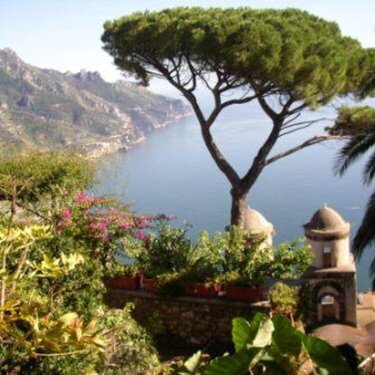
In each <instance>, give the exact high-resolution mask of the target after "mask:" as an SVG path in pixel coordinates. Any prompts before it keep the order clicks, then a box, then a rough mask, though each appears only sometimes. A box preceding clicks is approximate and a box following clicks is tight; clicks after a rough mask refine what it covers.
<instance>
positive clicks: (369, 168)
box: [363, 152, 375, 185]
mask: <svg viewBox="0 0 375 375" xmlns="http://www.w3.org/2000/svg"><path fill="white" fill-rule="evenodd" d="M374 176H375V152H373V154H372V155H371V156H370V158H369V159H368V161H367V163H366V165H365V168H364V171H363V183H364V184H366V185H368V184H370V182H371V181H372V179H373V178H374Z"/></svg>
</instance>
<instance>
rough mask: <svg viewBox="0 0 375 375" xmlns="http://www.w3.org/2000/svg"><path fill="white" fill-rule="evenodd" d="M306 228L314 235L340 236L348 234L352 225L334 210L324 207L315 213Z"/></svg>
mask: <svg viewBox="0 0 375 375" xmlns="http://www.w3.org/2000/svg"><path fill="white" fill-rule="evenodd" d="M304 228H305V230H307V231H309V232H311V233H313V234H328V235H339V234H347V233H348V232H349V229H350V225H349V223H347V222H345V221H344V219H343V218H342V217H341V216H340V215H339V214H338V213H337V212H336V211H335V210H334V209H333V208H330V207H328V206H327V205H324V206H323V207H321V208H320V209H319V210H318V211H316V212H315V214H314V215H313V216H312V218H311V220H310V222H308V223H307V224H305V225H304Z"/></svg>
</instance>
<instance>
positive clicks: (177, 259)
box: [135, 220, 312, 286]
mask: <svg viewBox="0 0 375 375" xmlns="http://www.w3.org/2000/svg"><path fill="white" fill-rule="evenodd" d="M157 228H158V230H157V231H156V232H152V233H151V234H150V235H149V236H148V237H147V241H146V242H145V245H144V251H141V252H139V253H138V255H135V258H137V257H138V261H137V264H139V267H140V269H141V270H143V271H144V272H145V274H146V275H147V276H148V277H156V278H158V280H159V281H160V282H161V283H162V284H164V283H166V282H168V283H173V282H175V283H177V284H180V283H182V282H188V283H214V282H225V283H229V284H235V285H241V286H261V285H263V284H264V282H265V280H266V279H267V278H278V279H280V278H281V279H297V278H299V277H300V276H302V275H303V273H304V272H305V271H306V270H307V268H308V267H309V265H310V264H311V259H312V254H311V252H310V251H309V249H308V248H307V247H306V246H305V245H303V243H302V242H301V241H300V240H297V241H293V242H290V243H283V244H281V245H279V246H277V247H272V246H269V245H267V244H266V243H265V241H264V238H262V237H258V238H256V237H254V235H253V234H252V233H251V231H245V230H243V229H240V228H238V227H236V226H232V227H230V228H228V230H227V231H225V232H217V233H215V234H214V235H210V234H209V233H208V232H206V231H203V232H201V233H200V235H199V236H198V239H197V241H196V242H192V241H191V240H190V239H189V238H188V236H187V230H186V229H181V228H176V227H172V226H170V225H168V224H167V223H166V222H165V220H162V221H161V222H160V221H159V224H158V226H157Z"/></svg>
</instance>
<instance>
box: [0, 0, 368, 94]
mask: <svg viewBox="0 0 375 375" xmlns="http://www.w3.org/2000/svg"><path fill="white" fill-rule="evenodd" d="M174 6H207V7H209V6H220V7H227V6H233V7H234V6H250V7H254V8H265V7H271V8H286V7H294V8H300V9H304V10H307V11H309V12H311V13H314V14H316V15H319V16H321V17H324V18H326V19H328V20H332V21H336V22H337V23H338V24H339V25H340V27H341V30H342V31H343V33H344V34H346V35H350V36H352V37H355V38H357V39H358V40H359V41H360V42H361V43H362V44H363V45H364V46H366V47H375V0H341V1H339V0H253V1H250V0H230V1H228V0H200V1H199V0H190V1H188V0H175V1H172V0H154V1H151V0H0V48H3V47H10V48H12V49H14V50H15V51H16V52H17V53H18V54H19V56H20V57H21V58H22V59H24V60H25V61H26V62H28V63H30V64H33V65H36V66H39V67H44V68H54V69H58V70H61V71H67V70H70V71H72V72H75V71H78V70H80V69H82V68H84V69H86V70H97V71H99V72H100V73H101V74H102V76H103V77H104V78H105V79H107V80H110V81H113V80H116V79H118V78H120V77H121V74H120V73H119V72H118V71H117V70H116V68H115V67H114V66H113V64H112V61H111V58H110V56H109V55H107V54H106V53H105V52H104V51H103V50H102V49H101V47H102V43H101V41H100V35H101V33H102V25H103V23H104V21H105V20H107V19H113V18H117V17H120V16H122V15H125V14H129V13H132V12H134V11H139V10H146V9H149V10H156V9H164V8H168V7H174ZM164 87H165V86H164V85H160V84H156V85H155V84H154V89H156V90H157V91H162V92H163V90H164Z"/></svg>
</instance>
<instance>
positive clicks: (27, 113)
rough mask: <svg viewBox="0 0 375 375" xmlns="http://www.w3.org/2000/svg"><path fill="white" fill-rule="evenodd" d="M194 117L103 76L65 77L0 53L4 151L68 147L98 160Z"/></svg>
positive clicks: (172, 101) (0, 126)
mask: <svg viewBox="0 0 375 375" xmlns="http://www.w3.org/2000/svg"><path fill="white" fill-rule="evenodd" d="M189 114H190V111H189V109H188V108H187V107H186V106H185V105H184V104H183V103H182V102H181V101H179V100H175V99H170V98H166V97H163V96H160V95H155V94H153V93H151V92H149V91H148V90H146V89H145V88H143V87H139V86H136V85H134V84H132V83H129V82H126V81H118V82H116V83H109V82H106V81H104V80H103V79H102V77H101V76H100V74H99V73H98V72H86V71H84V70H82V71H81V72H79V73H76V74H73V73H69V72H68V73H61V72H58V71H56V70H52V69H40V68H37V67H34V66H31V65H29V64H26V63H25V62H24V61H22V60H21V59H20V58H19V57H18V56H17V55H16V53H15V52H13V51H12V50H10V49H3V50H1V49H0V147H1V150H2V152H6V150H8V149H9V148H13V149H15V150H18V151H22V150H28V149H39V150H41V149H56V148H68V149H75V150H78V151H79V152H84V153H86V154H88V155H89V156H98V155H101V154H104V153H109V152H114V151H117V150H119V149H129V148H131V147H132V146H133V145H134V144H135V143H137V142H139V141H141V140H142V139H144V138H145V137H146V136H147V134H148V133H150V132H151V131H153V130H155V129H158V128H162V127H164V126H166V125H167V124H169V123H172V122H174V121H176V120H177V119H178V118H180V117H182V116H187V115H189Z"/></svg>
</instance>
